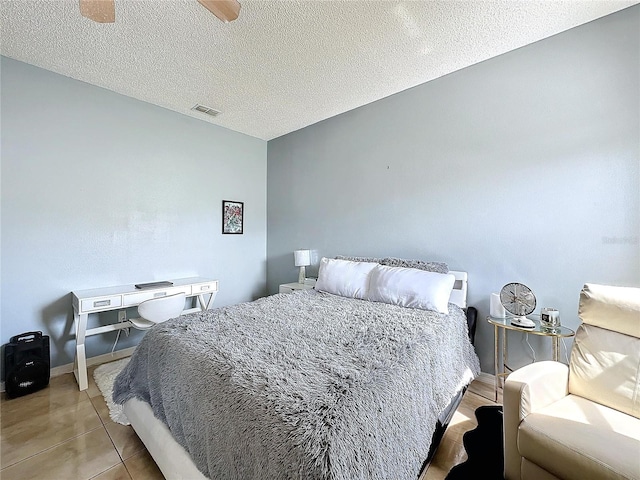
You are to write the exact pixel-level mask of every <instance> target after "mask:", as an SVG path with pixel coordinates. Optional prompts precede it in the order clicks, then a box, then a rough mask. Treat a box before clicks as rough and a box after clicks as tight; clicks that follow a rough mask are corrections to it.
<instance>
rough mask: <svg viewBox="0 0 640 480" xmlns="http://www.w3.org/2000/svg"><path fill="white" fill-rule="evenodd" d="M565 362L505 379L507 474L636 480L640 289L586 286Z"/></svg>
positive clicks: (639, 461) (515, 479)
mask: <svg viewBox="0 0 640 480" xmlns="http://www.w3.org/2000/svg"><path fill="white" fill-rule="evenodd" d="M578 314H579V316H580V318H581V319H582V323H581V324H580V326H579V327H578V329H577V332H576V337H575V340H574V343H573V348H572V350H571V359H570V361H569V365H568V366H567V365H564V364H562V363H559V362H551V361H545V362H537V363H533V364H531V365H527V366H525V367H522V368H520V369H519V370H516V371H515V372H513V373H512V374H511V375H509V377H508V378H507V380H506V381H505V385H504V397H503V403H504V460H505V469H504V471H505V478H506V479H507V480H521V479H522V480H528V479H532V480H541V479H544V480H550V479H556V478H561V479H626V480H629V479H633V480H640V374H639V372H640V288H633V287H614V286H609V285H597V284H585V286H584V288H583V289H582V292H581V293H580V306H579V309H578Z"/></svg>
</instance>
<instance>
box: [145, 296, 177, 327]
mask: <svg viewBox="0 0 640 480" xmlns="http://www.w3.org/2000/svg"><path fill="white" fill-rule="evenodd" d="M184 300H185V294H184V293H176V294H175V295H167V296H166V297H158V298H152V299H150V300H145V301H144V302H142V303H141V304H140V305H138V314H139V315H140V316H141V317H142V318H144V319H145V320H148V321H150V322H153V323H162V322H166V321H167V320H169V319H171V318H176V317H177V316H179V315H180V314H181V313H182V310H184Z"/></svg>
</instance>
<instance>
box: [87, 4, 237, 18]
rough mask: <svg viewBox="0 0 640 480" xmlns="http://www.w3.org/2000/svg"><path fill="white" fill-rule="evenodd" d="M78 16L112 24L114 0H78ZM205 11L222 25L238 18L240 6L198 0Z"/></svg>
mask: <svg viewBox="0 0 640 480" xmlns="http://www.w3.org/2000/svg"><path fill="white" fill-rule="evenodd" d="M79 1H80V14H81V15H82V16H83V17H86V18H88V19H90V20H93V21H94V22H98V23H114V22H115V21H116V5H115V0H79ZM198 2H199V3H200V4H201V5H202V6H204V7H205V8H206V9H207V10H209V11H210V12H211V13H213V14H214V15H215V16H216V17H218V18H219V19H220V20H222V21H223V22H224V23H229V22H232V21H233V20H235V19H236V18H238V15H239V14H240V4H239V3H238V1H237V0H198Z"/></svg>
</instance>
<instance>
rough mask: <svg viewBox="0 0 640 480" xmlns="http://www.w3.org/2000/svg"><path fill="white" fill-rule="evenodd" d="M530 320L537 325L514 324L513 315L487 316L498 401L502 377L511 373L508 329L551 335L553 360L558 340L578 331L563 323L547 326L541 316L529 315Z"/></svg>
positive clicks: (555, 358)
mask: <svg viewBox="0 0 640 480" xmlns="http://www.w3.org/2000/svg"><path fill="white" fill-rule="evenodd" d="M527 318H528V319H529V320H532V321H533V323H534V324H535V326H534V327H533V328H525V327H520V326H518V325H513V324H512V323H511V319H512V317H506V318H497V317H491V316H488V317H487V321H488V322H489V323H490V324H491V325H493V346H494V350H493V365H494V368H495V373H496V375H495V401H496V402H497V401H498V388H499V385H500V379H501V378H502V379H503V378H506V377H507V375H509V372H507V370H510V371H511V369H510V368H509V367H508V366H507V356H508V349H507V330H516V331H518V332H524V333H526V334H527V335H542V336H545V337H551V345H552V348H553V360H554V361H556V362H557V361H558V342H559V339H560V338H563V337H573V336H574V335H575V334H576V332H574V331H573V330H571V329H570V328H567V327H563V326H561V325H559V326H557V327H545V326H544V325H542V324H541V323H540V319H539V316H537V315H536V316H533V315H532V316H527ZM500 330H502V355H501V356H502V368H500V369H499V366H500V365H499V362H498V359H499V357H500V355H499V345H500V341H499V333H500Z"/></svg>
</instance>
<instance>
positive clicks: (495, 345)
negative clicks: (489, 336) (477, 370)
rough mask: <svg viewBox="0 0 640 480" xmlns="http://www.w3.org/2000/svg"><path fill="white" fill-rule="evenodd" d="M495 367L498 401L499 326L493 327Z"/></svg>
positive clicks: (495, 391) (495, 387)
mask: <svg viewBox="0 0 640 480" xmlns="http://www.w3.org/2000/svg"><path fill="white" fill-rule="evenodd" d="M493 368H494V371H495V372H496V375H495V377H496V381H495V385H494V393H495V397H496V398H495V401H496V402H498V381H499V379H500V372H499V371H498V327H497V326H495V325H494V327H493Z"/></svg>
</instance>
